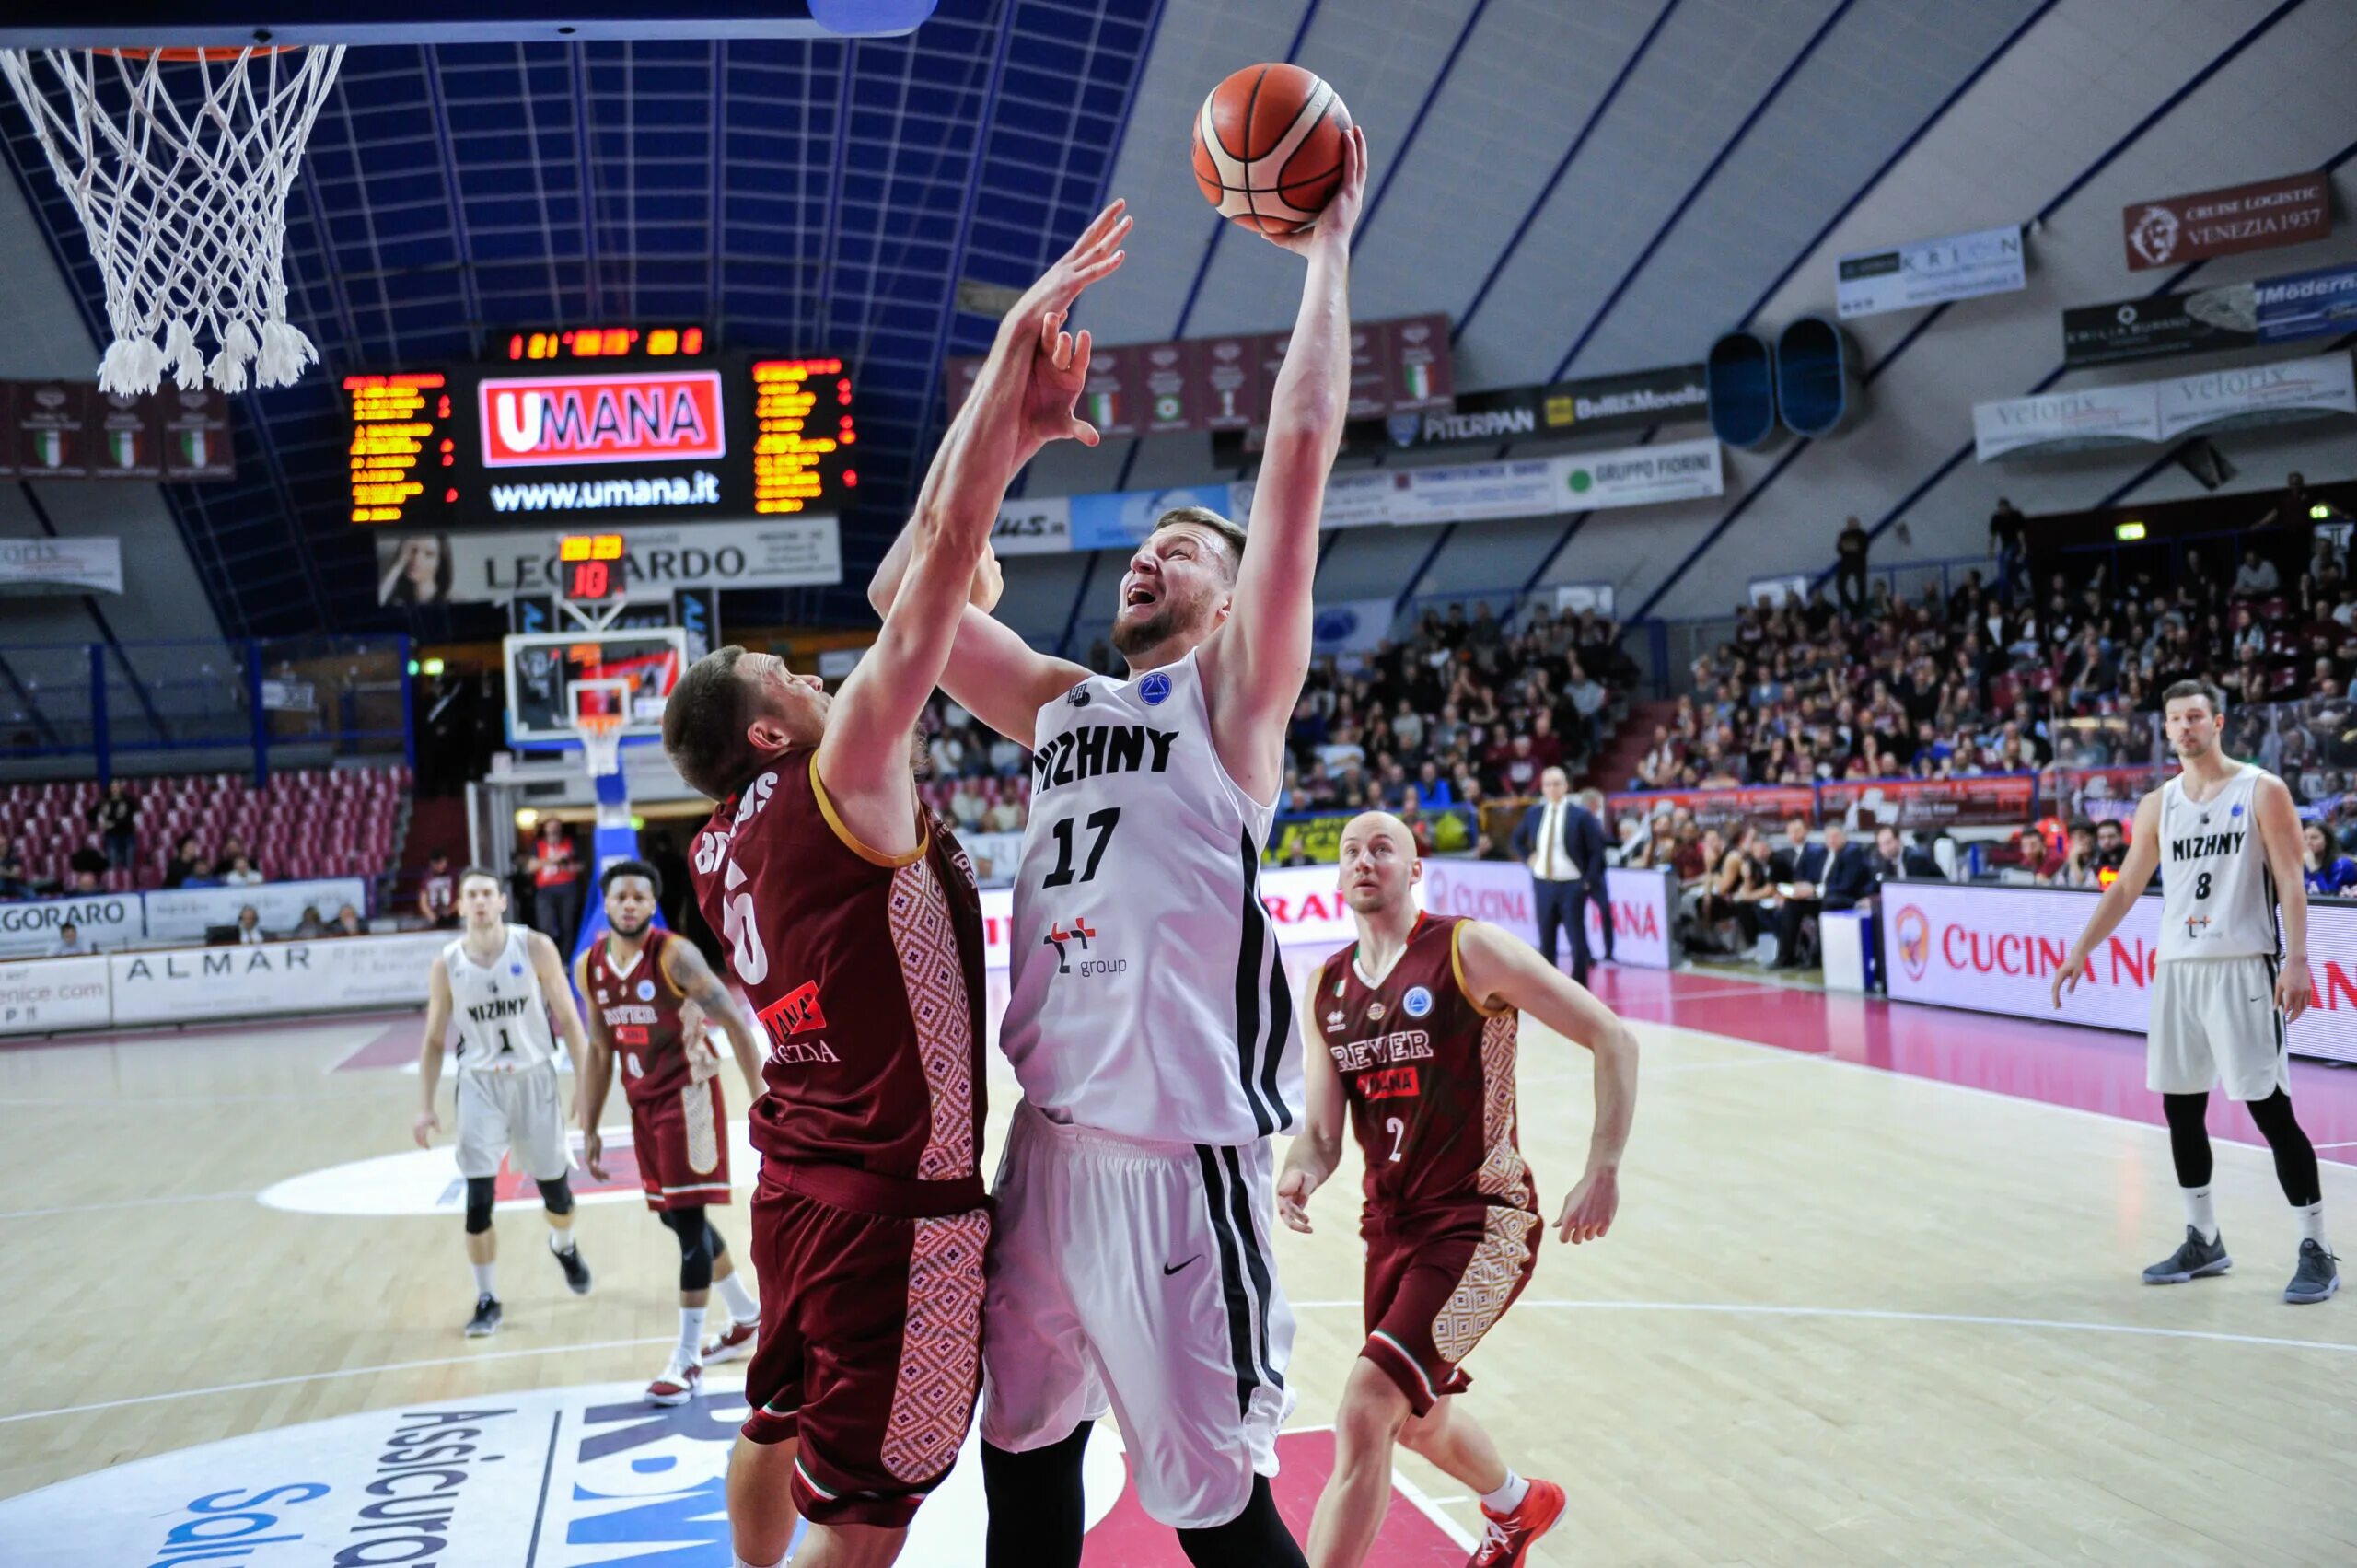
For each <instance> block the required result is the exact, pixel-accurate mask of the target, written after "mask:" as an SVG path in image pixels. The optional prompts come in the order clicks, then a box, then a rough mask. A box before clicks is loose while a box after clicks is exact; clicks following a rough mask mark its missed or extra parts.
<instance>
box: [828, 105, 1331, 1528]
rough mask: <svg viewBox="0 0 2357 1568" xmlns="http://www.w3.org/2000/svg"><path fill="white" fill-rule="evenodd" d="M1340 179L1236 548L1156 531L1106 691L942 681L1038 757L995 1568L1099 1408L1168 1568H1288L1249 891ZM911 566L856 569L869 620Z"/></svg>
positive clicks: (1320, 403)
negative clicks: (866, 573)
mask: <svg viewBox="0 0 2357 1568" xmlns="http://www.w3.org/2000/svg"><path fill="white" fill-rule="evenodd" d="M1365 180H1366V148H1365V142H1364V138H1363V137H1362V136H1361V135H1360V134H1358V133H1357V132H1355V131H1354V132H1353V133H1352V134H1351V135H1350V139H1349V145H1348V151H1347V153H1346V157H1345V168H1344V174H1343V180H1342V184H1341V188H1340V189H1339V190H1338V191H1337V192H1336V194H1335V196H1334V199H1333V202H1332V203H1331V204H1330V205H1329V206H1328V207H1327V209H1326V211H1325V214H1324V215H1322V216H1321V217H1320V218H1319V219H1318V224H1317V226H1316V227H1315V228H1314V229H1312V230H1310V231H1309V232H1308V233H1306V234H1305V235H1301V236H1297V237H1294V238H1285V239H1280V240H1278V241H1277V243H1278V244H1280V245H1282V246H1283V247H1284V248H1285V249H1287V250H1294V251H1295V252H1296V253H1298V254H1300V255H1301V256H1303V258H1304V259H1305V260H1306V261H1307V263H1308V272H1307V276H1306V281H1305V285H1304V288H1303V293H1302V301H1301V307H1300V311H1299V314H1298V315H1297V317H1296V319H1295V326H1294V331H1293V335H1292V339H1291V342H1290V344H1289V346H1288V348H1287V350H1286V354H1285V361H1284V366H1283V370H1282V371H1281V372H1280V373H1279V375H1278V377H1277V382H1276V386H1275V388H1274V390H1273V394H1272V401H1271V416H1270V422H1269V435H1268V442H1267V446H1266V448H1265V453H1264V457H1263V459H1262V463H1261V468H1260V483H1259V485H1258V486H1257V488H1256V490H1255V492H1254V496H1253V502H1252V517H1251V532H1250V540H1251V548H1250V549H1249V550H1246V549H1245V548H1244V543H1245V539H1246V535H1245V533H1244V531H1243V530H1242V529H1239V528H1237V527H1236V526H1235V525H1234V524H1233V523H1230V522H1228V521H1227V520H1225V518H1222V517H1219V516H1217V515H1216V514H1214V513H1212V512H1208V511H1205V510H1202V508H1200V507H1183V508H1179V509H1178V510H1174V511H1172V512H1169V513H1167V514H1166V515H1165V516H1164V517H1162V518H1161V519H1160V520H1159V521H1158V522H1157V523H1156V524H1155V528H1154V529H1153V530H1152V532H1151V533H1150V534H1149V535H1148V536H1147V538H1146V539H1145V540H1144V542H1143V543H1142V544H1140V545H1139V547H1138V548H1137V550H1136V552H1134V553H1133V554H1132V557H1131V560H1130V566H1129V571H1128V572H1127V574H1126V575H1124V576H1123V577H1122V580H1121V598H1120V607H1119V610H1118V613H1117V615H1116V617H1115V620H1114V624H1113V634H1112V640H1113V644H1114V645H1115V646H1116V647H1117V648H1118V649H1120V652H1121V654H1122V655H1123V656H1125V657H1126V658H1127V659H1128V661H1129V667H1130V668H1129V676H1128V678H1127V679H1111V678H1109V677H1103V676H1096V675H1092V674H1091V673H1090V672H1089V671H1087V670H1086V669H1084V668H1080V667H1079V666H1077V665H1074V664H1069V663H1066V662H1065V661H1063V660H1062V659H1056V658H1051V657H1047V656H1043V655H1041V654H1039V653H1037V652H1035V651H1033V650H1032V649H1031V648H1030V647H1028V646H1027V645H1025V644H1024V642H1023V641H1022V639H1021V638H1020V637H1018V636H1016V634H1015V633H1014V632H1012V631H1011V630H1009V629H1008V628H1006V627H1004V626H1002V625H1000V624H999V623H998V622H996V621H993V620H992V619H991V618H990V616H989V615H988V614H987V613H986V612H984V611H983V610H979V609H976V608H972V607H969V608H968V609H967V610H966V611H965V612H964V618H963V620H962V621H961V622H960V624H959V627H958V641H957V646H956V649H955V651H954V652H953V653H952V654H951V656H950V658H949V664H948V669H947V672H946V674H945V675H944V677H943V684H944V686H946V688H947V689H948V691H949V693H950V695H951V696H953V697H955V698H956V699H957V700H958V702H960V703H963V704H965V706H966V707H967V708H968V709H970V711H971V712H972V713H974V714H976V715H977V716H978V717H980V718H981V720H982V721H983V722H984V723H985V724H988V725H989V726H991V727H992V728H993V729H995V730H997V731H998V732H999V733H1000V734H1002V735H1004V736H1005V737H1007V738H1009V739H1011V740H1014V741H1016V743H1018V744H1020V745H1022V746H1026V747H1028V748H1030V749H1032V750H1033V751H1034V753H1035V755H1034V759H1033V764H1032V766H1033V773H1032V779H1033V794H1032V798H1031V814H1030V820H1029V823H1028V826H1027V828H1026V830H1025V835H1024V846H1023V856H1022V864H1021V868H1020V871H1019V874H1018V876H1017V878H1016V890H1015V909H1014V919H1013V925H1012V935H1011V937H1010V940H1011V941H1012V943H1013V958H1012V974H1011V976H1010V997H1009V1003H1008V1008H1007V1015H1006V1019H1005V1022H1004V1028H1003V1030H1002V1036H1001V1040H1002V1044H1003V1045H1004V1048H1005V1050H1006V1052H1007V1055H1008V1058H1009V1059H1010V1060H1011V1061H1012V1062H1013V1063H1014V1064H1015V1069H1016V1077H1017V1078H1018V1079H1019V1080H1020V1082H1021V1083H1022V1086H1023V1096H1024V1100H1023V1104H1022V1105H1021V1106H1020V1107H1018V1108H1017V1109H1016V1118H1015V1125H1014V1129H1013V1131H1012V1132H1010V1133H1009V1136H1008V1142H1007V1147H1006V1150H1005V1153H1004V1159H1003V1160H1002V1163H1001V1165H1000V1167H999V1175H998V1180H997V1183H996V1186H995V1189H994V1191H995V1193H996V1196H997V1200H998V1214H997V1233H996V1236H995V1238H994V1240H993V1246H992V1250H991V1255H990V1280H989V1285H988V1291H987V1294H986V1295H985V1297H984V1301H983V1317H982V1362H983V1369H984V1379H983V1393H982V1444H983V1446H982V1478H983V1485H984V1490H985V1492H986V1493H987V1494H988V1497H989V1502H990V1514H991V1524H990V1536H989V1542H988V1549H987V1551H988V1561H989V1562H990V1563H991V1564H993V1568H1009V1565H1014V1564H1020V1565H1022V1568H1069V1565H1071V1564H1076V1563H1077V1562H1079V1561H1080V1548H1081V1530H1082V1495H1081V1464H1082V1450H1083V1448H1084V1446H1086V1442H1087V1439H1088V1432H1089V1429H1090V1427H1091V1426H1092V1425H1093V1424H1094V1423H1095V1422H1096V1420H1097V1418H1098V1417H1099V1416H1101V1415H1103V1414H1104V1413H1105V1412H1106V1411H1108V1410H1109V1409H1110V1410H1111V1411H1112V1412H1113V1413H1114V1414H1115V1415H1116V1416H1117V1417H1118V1418H1119V1420H1120V1423H1121V1432H1122V1436H1123V1439H1124V1441H1125V1443H1126V1445H1127V1447H1128V1452H1129V1459H1130V1464H1131V1466H1132V1469H1133V1470H1134V1471H1135V1474H1136V1477H1137V1484H1138V1495H1139V1500H1140V1501H1141V1502H1142V1503H1143V1504H1144V1507H1145V1509H1146V1512H1147V1513H1149V1514H1151V1515H1152V1516H1154V1517H1155V1518H1156V1519H1158V1520H1160V1521H1161V1522H1163V1523H1164V1524H1167V1525H1170V1526H1172V1527H1175V1528H1177V1529H1178V1531H1179V1539H1180V1543H1181V1545H1182V1547H1183V1548H1184V1550H1185V1551H1186V1553H1187V1555H1188V1557H1189V1559H1190V1561H1191V1562H1195V1563H1197V1564H1199V1565H1201V1564H1210V1563H1237V1564H1251V1565H1253V1568H1282V1565H1283V1564H1287V1563H1299V1562H1302V1561H1303V1559H1302V1555H1301V1548H1300V1546H1299V1545H1298V1544H1297V1543H1296V1542H1295V1540H1294V1539H1293V1538H1292V1536H1291V1535H1290V1534H1289V1533H1288V1532H1287V1531H1286V1529H1285V1527H1284V1523H1283V1520H1282V1519H1281V1518H1280V1517H1279V1516H1278V1515H1277V1511H1276V1505H1275V1503H1274V1502H1273V1500H1272V1498H1271V1493H1270V1488H1269V1483H1268V1478H1269V1477H1270V1476H1272V1475H1274V1474H1275V1473H1276V1468H1277V1464H1276V1448H1275V1440H1276V1433H1277V1428H1278V1426H1279V1424H1280V1423H1282V1422H1283V1418H1284V1415H1285V1413H1286V1411H1288V1410H1289V1409H1290V1408H1291V1406H1292V1402H1293V1396H1292V1394H1291V1392H1290V1391H1289V1390H1288V1389H1287V1388H1286V1386H1285V1379H1284V1368H1285V1361H1286V1356H1287V1352H1288V1349H1289V1347H1290V1344H1291V1342H1292V1338H1293V1316H1292V1313H1291V1311H1290V1309H1289V1308H1288V1307H1286V1305H1285V1300H1284V1296H1283V1293H1282V1292H1281V1291H1279V1289H1278V1288H1277V1282H1276V1272H1275V1265H1274V1262H1273V1261H1272V1260H1271V1254H1270V1249H1269V1228H1270V1225H1271V1221H1272V1217H1273V1210H1274V1202H1275V1200H1274V1193H1273V1188H1272V1176H1273V1172H1272V1169H1271V1149H1270V1135H1271V1133H1274V1132H1283V1131H1287V1130H1290V1129H1291V1128H1292V1127H1293V1125H1294V1121H1295V1116H1296V1114H1297V1108H1298V1106H1299V1105H1300V1103H1301V1064H1300V1049H1301V1048H1300V1041H1299V1038H1298V1036H1297V1034H1296V1033H1295V1028H1294V1025H1293V1016H1292V1006H1291V1001H1290V989H1291V988H1290V987H1289V985H1288V983H1287V981H1286V980H1285V975H1284V969H1283V964H1282V963H1281V962H1280V961H1279V959H1278V957H1277V951H1276V944H1275V940H1274V935H1273V933H1272V932H1271V929H1270V925H1269V922H1268V918H1267V915H1266V913H1265V912H1263V910H1262V908H1261V905H1260V898H1259V894H1258V891H1257V877H1258V871H1259V866H1260V854H1261V851H1262V849H1263V848H1264V847H1265V845H1266V843H1267V839H1268V830H1269V824H1270V820H1271V817H1272V816H1273V814H1274V811H1275V801H1276V797H1277V795H1278V792H1279V789H1280V788H1281V786H1282V784H1283V778H1284V739H1285V726H1286V724H1287V722H1288V721H1289V719H1290V717H1291V715H1292V712H1293V705H1294V703H1295V699H1296V698H1297V697H1298V696H1299V694H1300V691H1301V685H1302V679H1303V677H1304V676H1305V675H1306V673H1307V670H1308V664H1309V646H1310V586H1311V580H1312V579H1313V577H1314V576H1315V575H1316V574H1317V567H1318V517H1319V514H1320V512H1321V510H1322V509H1323V505H1324V497H1325V488H1326V475H1327V471H1328V470H1329V469H1330V468H1331V467H1332V465H1333V459H1334V453H1335V450H1336V448H1337V447H1338V445H1339V444H1340V441H1341V429H1342V422H1343V419H1344V415H1345V412H1346V410H1347V406H1348V403H1349V396H1350V337H1351V333H1350V308H1349V289H1348V283H1349V268H1350V237H1351V229H1352V226H1353V225H1354V224H1355V223H1356V221H1357V217H1358V210H1359V203H1360V201H1361V199H1362V196H1363V193H1364V188H1365ZM1034 417H1035V418H1036V419H1037V421H1038V423H1039V429H1040V433H1039V436H1038V437H1037V439H1038V440H1041V441H1044V439H1045V438H1046V437H1047V436H1052V435H1058V434H1062V433H1064V432H1065V431H1066V430H1067V429H1068V428H1069V427H1070V423H1071V410H1070V400H1069V399H1065V400H1064V401H1063V402H1062V405H1061V406H1056V407H1043V408H1041V409H1039V410H1037V411H1035V412H1034ZM1081 438H1082V439H1083V440H1084V441H1087V442H1090V443H1092V444H1093V442H1094V439H1095V432H1094V431H1085V433H1084V434H1083V435H1082V437H1081ZM1026 455H1027V456H1028V453H1027V454H1026ZM928 483H930V481H929V482H928ZM908 548H909V543H908V539H907V536H906V535H904V536H903V539H902V541H901V542H900V544H896V545H895V546H894V547H893V550H892V552H890V553H889V554H888V556H887V557H886V559H885V562H884V563H883V565H882V566H880V567H879V568H878V569H877V577H876V581H875V583H874V584H873V585H872V586H871V589H870V598H871V600H872V601H873V602H875V603H876V604H877V606H878V607H879V608H880V607H882V606H884V605H888V604H889V603H890V602H891V601H892V598H893V595H894V594H895V593H897V591H898V589H899V579H900V572H901V570H902V566H903V563H904V561H905V559H906V552H907V550H908Z"/></svg>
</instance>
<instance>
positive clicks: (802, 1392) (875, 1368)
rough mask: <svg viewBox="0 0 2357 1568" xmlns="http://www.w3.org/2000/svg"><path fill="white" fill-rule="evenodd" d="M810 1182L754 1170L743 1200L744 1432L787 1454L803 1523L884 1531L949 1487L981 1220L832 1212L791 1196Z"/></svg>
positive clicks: (968, 1374)
mask: <svg viewBox="0 0 2357 1568" xmlns="http://www.w3.org/2000/svg"><path fill="white" fill-rule="evenodd" d="M811 1168H812V1167H780V1166H779V1165H778V1164H777V1163H776V1162H774V1161H772V1162H765V1164H764V1167H763V1169H762V1172H761V1185H760V1187H759V1188H758V1189H757V1190H756V1191H755V1192H754V1194H753V1237H752V1250H753V1271H754V1273H755V1275H756V1276H757V1277H758V1279H759V1280H760V1282H761V1345H760V1349H758V1350H757V1351H755V1352H754V1354H753V1361H752V1365H751V1367H750V1368H749V1370H748V1371H747V1373H746V1375H745V1402H746V1404H747V1405H749V1406H750V1407H751V1410H752V1414H751V1415H750V1416H749V1417H748V1418H747V1419H746V1422H745V1427H744V1432H745V1435H746V1437H747V1438H749V1439H750V1440H751V1441H753V1442H755V1443H783V1442H785V1441H787V1440H788V1439H793V1438H798V1439H800V1443H801V1446H800V1448H799V1449H798V1451H797V1452H796V1453H795V1461H794V1481H793V1489H794V1506H795V1509H796V1510H797V1511H798V1512H799V1513H800V1514H801V1515H802V1516H803V1517H805V1518H807V1519H809V1520H811V1521H813V1522H815V1523H818V1524H822V1525H839V1524H855V1525H877V1526H882V1527H887V1528H893V1529H898V1528H901V1527H906V1526H907V1524H908V1522H909V1521H910V1520H911V1518H913V1517H914V1516H915V1515H916V1511H917V1504H920V1503H922V1502H923V1501H924V1499H925V1494H926V1493H930V1492H931V1491H932V1490H933V1489H934V1488H935V1487H936V1486H938V1485H939V1484H940V1483H941V1481H942V1479H943V1478H944V1477H946V1475H948V1473H949V1467H950V1465H951V1464H952V1463H953V1462H955V1460H956V1459H957V1458H958V1446H959V1445H960V1444H962V1443H963V1442H964V1441H965V1440H966V1429H967V1427H968V1425H969V1424H970V1423H971V1421H972V1419H973V1414H974V1400H975V1399H976V1397H977V1396H978V1395H979V1394H980V1393H981V1343H982V1333H981V1330H982V1257H983V1254H984V1253H985V1252H986V1251H987V1250H988V1249H989V1245H990V1235H991V1215H990V1211H989V1209H988V1208H986V1207H976V1208H973V1209H970V1210H967V1211H965V1212H964V1213H961V1214H945V1215H941V1216H938V1217H931V1218H905V1217H901V1216H899V1215H892V1214H869V1213H863V1212H861V1211H858V1210H854V1209H848V1208H842V1207H838V1206H837V1205H835V1204H833V1203H830V1202H821V1201H820V1200H819V1199H818V1198H815V1197H812V1196H810V1195H809V1194H808V1193H807V1191H795V1186H806V1185H815V1184H816V1183H813V1182H810V1181H808V1180H807V1179H806V1178H807V1173H808V1172H809V1171H810V1170H811ZM818 1168H819V1169H820V1170H824V1169H826V1168H828V1167H818ZM782 1177H783V1178H784V1179H781V1178H782ZM789 1182H792V1183H794V1185H791V1186H790V1185H788V1183H789ZM976 1191H977V1192H979V1184H977V1187H976Z"/></svg>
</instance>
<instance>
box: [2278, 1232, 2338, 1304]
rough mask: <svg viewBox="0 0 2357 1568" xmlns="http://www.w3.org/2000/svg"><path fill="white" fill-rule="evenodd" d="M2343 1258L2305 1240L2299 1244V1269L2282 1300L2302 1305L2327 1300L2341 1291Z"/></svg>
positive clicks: (2284, 1292) (2295, 1270)
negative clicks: (2341, 1263)
mask: <svg viewBox="0 0 2357 1568" xmlns="http://www.w3.org/2000/svg"><path fill="white" fill-rule="evenodd" d="M2339 1289H2340V1259H2338V1258H2336V1257H2334V1256H2333V1255H2332V1254H2331V1253H2329V1252H2328V1251H2326V1250H2325V1249H2323V1248H2322V1247H2320V1246H2318V1245H2317V1244H2316V1242H2315V1241H2313V1240H2309V1239H2306V1238H2305V1237H2304V1238H2303V1239H2302V1240H2301V1242H2300V1266H2299V1267H2298V1268H2296V1269H2294V1270H2293V1271H2292V1283H2290V1284H2287V1285H2285V1286H2284V1287H2283V1299H2284V1300H2286V1301H2289V1302H2293V1303H2297V1304H2299V1305H2301V1306H2305V1305H2306V1304H2307V1303H2309V1302H2312V1301H2322V1300H2324V1299H2325V1298H2326V1297H2327V1296H2328V1295H2331V1294H2332V1293H2333V1292H2334V1291H2337V1290H2339Z"/></svg>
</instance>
